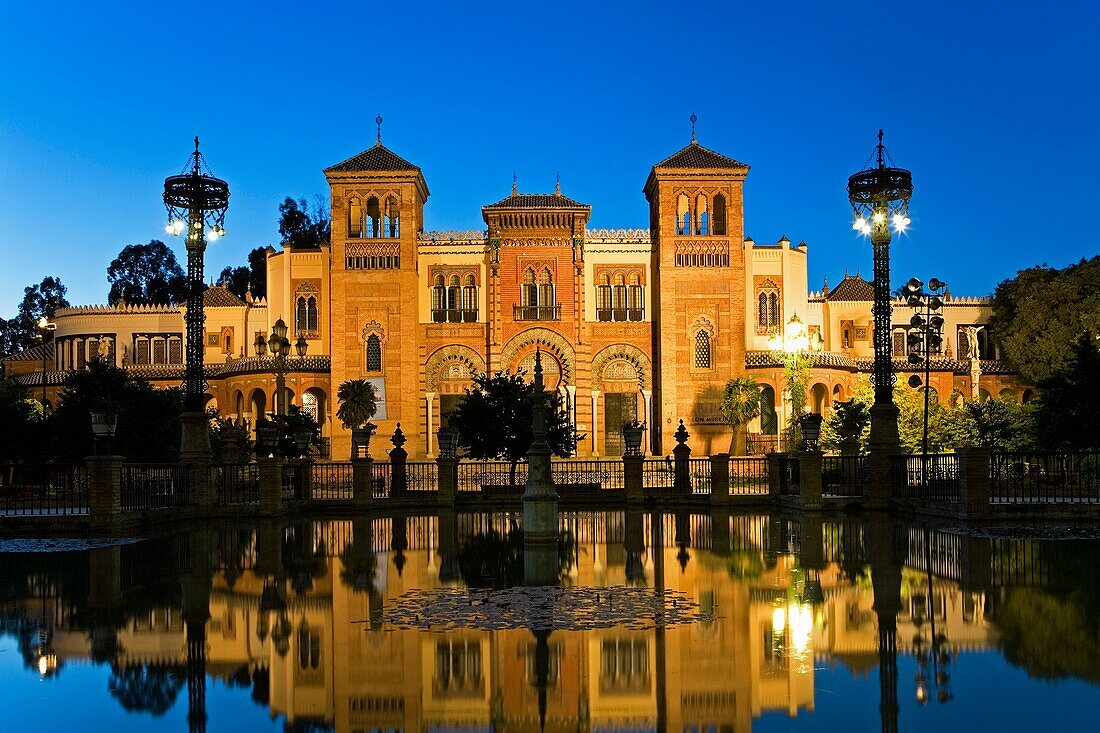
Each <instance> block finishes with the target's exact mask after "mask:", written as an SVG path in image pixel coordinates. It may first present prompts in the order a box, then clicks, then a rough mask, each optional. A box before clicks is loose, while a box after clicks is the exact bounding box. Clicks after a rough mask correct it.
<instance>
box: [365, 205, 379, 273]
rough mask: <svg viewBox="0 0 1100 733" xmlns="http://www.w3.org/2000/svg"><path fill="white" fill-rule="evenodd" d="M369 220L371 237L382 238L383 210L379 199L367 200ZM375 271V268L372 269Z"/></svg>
mask: <svg viewBox="0 0 1100 733" xmlns="http://www.w3.org/2000/svg"><path fill="white" fill-rule="evenodd" d="M367 219H369V220H370V236H372V237H381V236H382V210H381V208H379V206H378V199H376V198H375V197H374V196H371V197H370V198H369V199H367ZM371 269H375V268H371Z"/></svg>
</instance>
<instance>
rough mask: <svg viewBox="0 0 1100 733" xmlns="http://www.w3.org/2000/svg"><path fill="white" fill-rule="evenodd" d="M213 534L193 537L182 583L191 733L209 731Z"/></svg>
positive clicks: (196, 532) (198, 532) (194, 535)
mask: <svg viewBox="0 0 1100 733" xmlns="http://www.w3.org/2000/svg"><path fill="white" fill-rule="evenodd" d="M210 545H211V542H210V534H209V532H206V531H201V530H199V531H195V532H193V533H192V534H191V537H190V566H189V567H188V568H187V569H186V571H185V572H184V573H183V577H182V579H181V581H180V585H181V588H180V590H181V594H182V601H183V604H182V605H183V622H184V625H185V626H186V635H187V724H188V728H189V730H190V731H191V732H192V733H203V732H204V731H205V730H206V622H207V621H208V620H209V618H210V585H211V580H212V573H211V569H210V568H211V564H210V561H211V557H210V549H211V548H210Z"/></svg>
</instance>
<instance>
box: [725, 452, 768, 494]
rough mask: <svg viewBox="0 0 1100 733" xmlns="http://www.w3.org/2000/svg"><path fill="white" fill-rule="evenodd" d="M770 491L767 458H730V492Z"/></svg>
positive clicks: (761, 492) (759, 492)
mask: <svg viewBox="0 0 1100 733" xmlns="http://www.w3.org/2000/svg"><path fill="white" fill-rule="evenodd" d="M767 493H768V459H767V458H730V494H732V495H740V496H747V495H751V494H767Z"/></svg>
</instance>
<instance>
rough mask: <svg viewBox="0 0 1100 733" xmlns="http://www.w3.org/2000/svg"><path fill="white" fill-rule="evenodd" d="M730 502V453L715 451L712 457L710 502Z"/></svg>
mask: <svg viewBox="0 0 1100 733" xmlns="http://www.w3.org/2000/svg"><path fill="white" fill-rule="evenodd" d="M729 502H730V454H729V453H715V454H714V455H712V456H711V457H710V503H711V504H714V505H715V506H718V505H726V504H729Z"/></svg>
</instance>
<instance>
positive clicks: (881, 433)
mask: <svg viewBox="0 0 1100 733" xmlns="http://www.w3.org/2000/svg"><path fill="white" fill-rule="evenodd" d="M872 158H874V160H875V165H874V166H871V167H868V168H865V169H864V170H861V171H860V172H859V173H856V174H855V175H853V176H851V177H849V178H848V201H849V202H850V203H851V205H852V209H853V211H854V212H855V214H856V220H855V223H853V224H852V228H853V229H855V230H856V231H857V232H859V233H860V234H864V235H870V237H871V249H872V252H873V255H874V305H873V308H872V313H873V315H874V320H875V327H874V347H875V362H874V367H873V369H872V372H871V382H872V384H873V385H874V388H875V402H874V405H872V406H871V436H870V440H869V444H870V448H871V450H872V451H877V452H892V451H896V450H897V449H898V446H899V445H900V443H901V441H900V438H899V437H898V408H897V405H895V404H894V382H895V381H897V377H896V375H895V374H894V364H893V343H892V336H891V329H890V310H891V305H890V301H891V295H890V227H891V226H893V227H894V229H895V230H896V231H898V232H902V231H904V230H905V228H906V227H907V226H908V225H909V199H910V197H911V196H912V195H913V176H912V174H911V173H910V172H909V171H907V170H905V169H904V168H894V167H892V166H887V165H886V158H887V154H886V147H885V146H884V145H883V144H882V130H879V131H878V145H877V146H876V147H875V152H874V153H873V155H872ZM868 217H869V219H870V220H869V221H868Z"/></svg>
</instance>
